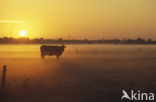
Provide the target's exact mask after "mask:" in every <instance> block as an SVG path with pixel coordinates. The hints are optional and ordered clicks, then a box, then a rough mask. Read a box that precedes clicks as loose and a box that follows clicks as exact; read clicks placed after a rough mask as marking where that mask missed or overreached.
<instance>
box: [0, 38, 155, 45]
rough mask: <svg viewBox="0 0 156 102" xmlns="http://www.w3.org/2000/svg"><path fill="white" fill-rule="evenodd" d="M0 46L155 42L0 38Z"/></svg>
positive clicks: (139, 39)
mask: <svg viewBox="0 0 156 102" xmlns="http://www.w3.org/2000/svg"><path fill="white" fill-rule="evenodd" d="M0 44H156V40H152V39H147V40H145V39H143V38H137V39H123V40H120V39H99V40H88V39H84V40H77V39H72V40H69V39H68V40H67V39H62V38H60V39H44V38H36V39H29V38H9V37H4V38H0Z"/></svg>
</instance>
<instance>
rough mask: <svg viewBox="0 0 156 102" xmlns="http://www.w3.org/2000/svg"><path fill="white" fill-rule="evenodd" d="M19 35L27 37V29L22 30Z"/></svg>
mask: <svg viewBox="0 0 156 102" xmlns="http://www.w3.org/2000/svg"><path fill="white" fill-rule="evenodd" d="M19 35H20V36H21V37H25V36H26V35H27V32H26V31H25V30H21V31H19Z"/></svg>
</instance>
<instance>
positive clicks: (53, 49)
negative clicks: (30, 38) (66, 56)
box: [40, 45, 66, 59]
mask: <svg viewBox="0 0 156 102" xmlns="http://www.w3.org/2000/svg"><path fill="white" fill-rule="evenodd" d="M65 47H66V46H64V45H62V46H47V45H42V46H41V47H40V50H41V58H42V59H44V57H45V56H46V55H48V56H53V55H56V58H57V59H59V57H60V56H61V55H62V53H63V52H64V49H65Z"/></svg>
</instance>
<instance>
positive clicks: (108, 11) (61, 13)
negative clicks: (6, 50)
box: [0, 0, 156, 39]
mask: <svg viewBox="0 0 156 102" xmlns="http://www.w3.org/2000/svg"><path fill="white" fill-rule="evenodd" d="M155 11H156V1H155V0H1V1H0V37H4V36H8V37H10V36H12V37H19V34H18V32H19V31H21V30H26V31H27V37H30V38H35V37H38V38H39V37H44V38H67V39H68V38H70V39H71V38H74V39H84V38H89V39H101V38H136V37H144V38H149V37H150V38H153V39H156V12H155Z"/></svg>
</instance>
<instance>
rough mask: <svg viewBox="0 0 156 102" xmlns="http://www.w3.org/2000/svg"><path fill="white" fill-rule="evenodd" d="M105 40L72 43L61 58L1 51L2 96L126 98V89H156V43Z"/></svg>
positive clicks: (70, 100) (91, 101)
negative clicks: (92, 43) (127, 43)
mask: <svg viewBox="0 0 156 102" xmlns="http://www.w3.org/2000/svg"><path fill="white" fill-rule="evenodd" d="M101 46H102V49H100V48H101ZM101 46H100V47H98V48H96V47H95V46H94V47H93V48H92V47H89V48H92V49H89V48H88V49H89V50H86V49H84V48H82V49H83V50H82V49H81V48H79V47H76V48H75V50H73V49H70V48H72V47H71V46H70V47H69V48H68V49H67V50H66V51H65V52H64V55H63V56H62V57H61V59H60V60H59V61H57V60H56V59H55V57H47V58H46V59H45V60H41V59H40V57H39V55H38V56H37V57H29V56H27V55H23V56H27V57H22V55H19V56H20V57H15V54H14V55H13V56H12V57H9V55H1V57H0V66H1V67H2V66H3V65H4V64H6V65H7V75H6V84H5V92H3V93H2V92H1V97H0V98H1V99H0V102H121V96H122V90H127V91H130V90H132V89H133V90H136V91H137V90H141V91H143V92H156V90H155V86H156V81H155V80H156V74H155V73H156V64H155V62H156V54H155V51H156V49H155V46H153V47H149V48H148V47H146V46H135V47H132V46H130V48H129V47H126V48H124V46H123V47H116V46H119V45H113V46H115V49H112V48H113V47H109V50H108V48H105V47H103V46H105V45H101ZM106 46H108V45H106ZM120 48H123V49H120ZM127 48H129V49H131V48H134V49H133V50H129V49H127ZM15 50H16V49H15ZM0 52H1V53H2V52H3V53H6V52H7V51H0ZM7 53H9V52H7ZM16 53H17V52H16ZM20 53H22V52H20ZM24 53H28V52H24ZM37 53H38V54H39V52H37ZM28 55H29V54H28ZM30 55H31V53H30ZM32 55H33V54H32ZM6 56H8V57H6ZM10 56H11V55H10ZM1 70H2V68H1ZM0 76H2V73H0Z"/></svg>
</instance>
